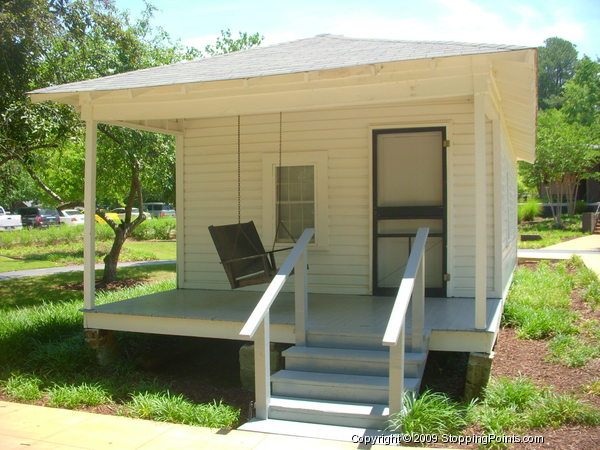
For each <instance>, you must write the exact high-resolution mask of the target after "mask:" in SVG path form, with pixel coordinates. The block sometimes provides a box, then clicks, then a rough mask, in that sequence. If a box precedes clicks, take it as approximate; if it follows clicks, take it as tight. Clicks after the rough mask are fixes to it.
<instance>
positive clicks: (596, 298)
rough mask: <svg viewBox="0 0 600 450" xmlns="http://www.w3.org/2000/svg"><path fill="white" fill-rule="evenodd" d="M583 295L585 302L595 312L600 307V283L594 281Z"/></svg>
mask: <svg viewBox="0 0 600 450" xmlns="http://www.w3.org/2000/svg"><path fill="white" fill-rule="evenodd" d="M582 294H583V300H584V301H586V302H588V303H589V304H590V305H591V307H592V309H593V310H595V309H596V308H597V307H598V305H600V281H599V280H595V281H592V282H591V283H590V284H588V285H587V287H586V288H585V289H584V291H583V292H582Z"/></svg>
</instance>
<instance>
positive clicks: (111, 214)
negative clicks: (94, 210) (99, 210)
mask: <svg viewBox="0 0 600 450" xmlns="http://www.w3.org/2000/svg"><path fill="white" fill-rule="evenodd" d="M104 214H106V217H108V218H109V219H111V220H112V221H113V222H118V221H119V220H120V219H119V216H118V214H117V213H114V212H110V211H104ZM96 223H106V222H105V221H104V219H103V218H102V217H100V216H99V215H98V214H96Z"/></svg>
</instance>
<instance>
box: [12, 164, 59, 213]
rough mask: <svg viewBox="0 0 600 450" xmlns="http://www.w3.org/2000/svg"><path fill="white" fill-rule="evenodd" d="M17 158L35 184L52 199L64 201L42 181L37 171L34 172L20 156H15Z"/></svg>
mask: <svg viewBox="0 0 600 450" xmlns="http://www.w3.org/2000/svg"><path fill="white" fill-rule="evenodd" d="M17 159H18V160H19V161H20V162H21V164H22V165H23V168H24V169H25V170H26V171H27V173H28V174H29V176H30V177H31V178H32V179H33V181H35V182H36V184H37V185H38V186H39V187H40V188H41V189H42V190H43V191H44V192H46V193H47V194H48V195H49V196H50V197H52V198H53V199H54V200H56V201H57V202H58V203H65V201H64V200H63V199H62V197H61V196H60V195H58V194H57V193H56V192H54V191H53V190H52V189H50V188H49V187H48V186H47V185H46V183H44V182H43V181H42V179H41V178H40V177H39V176H38V175H37V173H35V171H34V170H33V169H32V168H31V167H29V165H28V164H26V163H25V162H24V161H23V160H22V159H21V157H20V156H18V157H17Z"/></svg>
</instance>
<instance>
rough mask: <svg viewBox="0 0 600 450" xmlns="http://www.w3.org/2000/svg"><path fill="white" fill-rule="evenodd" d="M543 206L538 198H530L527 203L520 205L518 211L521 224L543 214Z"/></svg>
mask: <svg viewBox="0 0 600 450" xmlns="http://www.w3.org/2000/svg"><path fill="white" fill-rule="evenodd" d="M542 210H543V207H542V204H541V203H540V201H539V199H537V198H529V199H527V201H526V202H525V203H520V204H519V206H518V209H517V216H518V218H519V222H524V221H527V222H530V221H532V220H533V219H535V218H536V217H538V216H540V215H541V214H542Z"/></svg>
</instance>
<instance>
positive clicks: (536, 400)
mask: <svg viewBox="0 0 600 450" xmlns="http://www.w3.org/2000/svg"><path fill="white" fill-rule="evenodd" d="M469 419H470V421H472V422H474V423H477V424H479V425H481V426H482V428H483V429H484V430H485V432H486V433H492V434H502V433H505V432H507V431H512V432H520V431H524V430H528V429H531V428H540V427H545V426H548V425H550V426H552V427H554V428H556V427H558V426H560V425H566V424H570V425H596V424H598V423H600V413H599V412H598V410H596V409H594V408H592V407H591V406H589V405H588V404H587V403H585V402H583V401H582V400H579V399H577V398H576V397H574V396H570V395H566V394H563V395H560V394H555V393H553V392H552V391H550V390H549V389H543V388H539V387H537V386H536V385H535V384H534V383H533V382H532V381H531V380H529V379H527V378H517V379H515V380H511V379H508V378H505V377H501V378H493V379H492V380H490V383H489V384H488V386H487V387H486V389H485V391H484V398H483V401H481V402H480V403H478V404H477V405H475V406H474V407H472V408H470V410H469Z"/></svg>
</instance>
